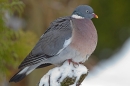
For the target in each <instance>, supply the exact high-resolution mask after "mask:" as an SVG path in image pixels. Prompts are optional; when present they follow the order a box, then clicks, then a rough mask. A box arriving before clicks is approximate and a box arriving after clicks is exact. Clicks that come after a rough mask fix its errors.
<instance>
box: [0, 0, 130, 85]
mask: <svg viewBox="0 0 130 86" xmlns="http://www.w3.org/2000/svg"><path fill="white" fill-rule="evenodd" d="M129 3H130V0H118V1H116V0H109V1H107V0H0V86H36V85H37V84H38V82H39V80H40V79H41V77H42V76H43V75H44V73H46V72H47V71H48V70H49V69H50V68H52V67H54V66H50V67H47V68H44V69H38V70H35V71H33V72H32V73H31V74H30V75H28V76H27V77H26V78H25V79H24V80H22V81H20V82H18V83H8V81H9V79H10V78H11V77H12V76H13V75H14V74H15V73H16V72H17V71H18V69H17V68H18V66H19V64H20V63H21V62H22V60H23V59H24V58H25V57H26V56H27V54H28V53H29V52H30V51H31V49H32V48H33V47H34V45H35V44H36V43H37V41H38V40H39V37H40V36H41V35H42V34H43V33H44V31H45V30H46V29H47V28H48V26H49V24H50V23H51V22H52V21H53V20H55V19H57V18H59V17H63V16H69V15H71V13H72V12H73V10H74V9H75V7H77V6H78V5H81V4H84V5H85V4H87V5H90V6H91V7H93V9H94V11H95V13H96V14H97V15H98V16H99V18H98V19H92V21H93V22H94V24H95V26H96V29H97V31H98V45H97V48H96V50H95V52H94V53H93V55H92V56H91V57H90V58H89V60H88V61H86V62H85V65H86V66H87V68H88V69H89V70H90V72H91V70H92V71H94V68H97V67H96V66H97V65H99V64H101V65H106V67H107V68H111V67H112V66H113V65H114V64H113V63H116V62H113V59H112V58H116V57H113V55H116V54H117V53H119V52H120V51H121V50H122V48H123V45H124V43H125V41H126V40H128V38H129V36H130V11H129V9H130V5H129ZM127 45H128V46H127V47H125V48H130V43H128V44H127ZM125 48H123V49H125ZM124 52H127V53H130V51H129V52H128V50H126V51H124ZM116 56H117V59H114V61H115V60H116V61H119V62H118V63H121V62H120V60H122V59H120V60H119V59H118V57H120V58H123V57H124V56H123V55H116ZM128 57H129V58H130V56H129V55H128ZM110 59H112V60H110ZM108 60H109V62H106V61H108ZM124 61H129V60H124ZM110 64H111V66H108V65H110ZM121 64H122V65H124V64H125V62H124V63H121ZM117 66H118V67H120V66H119V65H117ZM124 67H125V68H126V69H124V71H125V72H128V70H127V69H130V67H129V65H125V66H124ZM124 67H123V68H124ZM98 68H99V70H101V71H103V70H105V68H104V67H102V66H98ZM114 69H115V68H114ZM111 70H113V69H111ZM111 70H107V71H111ZM120 70H121V69H120ZM120 70H118V71H120ZM114 71H116V70H114ZM99 72H100V71H97V70H95V73H94V74H93V73H92V74H91V73H90V74H91V75H92V76H93V77H97V75H98V74H99ZM125 72H122V73H123V74H124V75H125V74H126V75H127V74H128V73H125ZM96 73H97V75H95V74H96ZM100 73H102V72H100ZM115 74H117V73H115ZM107 75H109V76H113V74H111V72H108V74H107ZM105 76H106V75H104V77H105ZM119 76H121V74H119V75H118V74H117V76H115V77H117V78H118V79H119ZM127 76H128V77H129V80H130V74H129V75H127ZM88 78H91V77H89V75H88ZM101 79H103V78H101ZM93 80H94V79H92V81H93ZM122 80H126V79H125V78H124V79H123V78H121V81H122ZM127 80H128V78H127ZM86 81H87V77H86ZM101 81H102V80H101ZM106 81H107V80H106ZM94 82H95V81H93V83H94ZM108 82H109V80H108ZM113 82H115V83H118V82H119V81H116V80H115V81H113ZM86 85H87V82H86V83H85V84H83V86H86ZM88 86H89V85H88ZM91 86H107V85H91ZM109 86H119V85H109ZM122 86H130V83H129V85H128V84H127V85H122Z"/></svg>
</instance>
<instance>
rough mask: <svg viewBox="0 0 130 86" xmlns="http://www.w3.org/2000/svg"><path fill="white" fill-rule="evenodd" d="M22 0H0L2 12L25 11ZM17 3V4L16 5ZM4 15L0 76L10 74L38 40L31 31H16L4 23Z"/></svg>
mask: <svg viewBox="0 0 130 86" xmlns="http://www.w3.org/2000/svg"><path fill="white" fill-rule="evenodd" d="M21 3H22V2H21V1H18V0H13V2H12V3H11V4H9V3H8V2H1V1H0V12H1V13H2V12H4V10H9V11H10V12H11V13H14V11H18V13H19V14H21V13H22V11H23V6H22V5H21ZM15 5H16V6H15ZM2 18H3V15H0V74H1V75H0V77H1V76H2V75H3V74H4V75H6V76H8V75H9V74H10V73H11V72H10V71H11V70H12V69H13V68H16V67H17V66H18V64H19V63H20V62H21V61H22V60H23V58H25V57H26V55H27V54H28V53H29V52H30V50H31V49H32V47H33V46H34V44H35V42H36V35H35V34H34V33H33V32H31V31H26V32H24V31H22V30H18V31H14V30H12V29H10V28H7V27H6V26H5V25H4V21H3V19H2Z"/></svg>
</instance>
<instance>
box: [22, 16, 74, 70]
mask: <svg viewBox="0 0 130 86" xmlns="http://www.w3.org/2000/svg"><path fill="white" fill-rule="evenodd" d="M70 19H71V18H70V17H62V18H58V19H57V20H55V21H53V22H52V23H51V25H50V27H49V29H48V30H47V31H46V32H45V34H43V36H42V37H41V38H40V40H39V41H38V43H37V44H36V46H35V47H34V48H33V50H32V51H31V52H30V54H29V55H28V56H27V57H26V58H25V59H24V61H23V62H22V63H21V64H20V66H19V69H20V68H24V67H26V66H30V65H34V64H37V63H39V62H41V61H43V60H45V59H47V58H51V57H53V56H54V55H56V54H57V53H58V52H59V50H60V49H62V48H63V45H64V41H65V40H68V39H69V38H70V37H71V35H72V29H71V26H70Z"/></svg>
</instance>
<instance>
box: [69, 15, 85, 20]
mask: <svg viewBox="0 0 130 86" xmlns="http://www.w3.org/2000/svg"><path fill="white" fill-rule="evenodd" d="M71 17H72V18H75V19H84V17H81V16H78V15H75V14H73V15H72V16H71Z"/></svg>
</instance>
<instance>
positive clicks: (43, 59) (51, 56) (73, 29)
mask: <svg viewBox="0 0 130 86" xmlns="http://www.w3.org/2000/svg"><path fill="white" fill-rule="evenodd" d="M94 17H95V18H97V15H95V14H94V13H93V9H92V8H91V7H90V6H88V5H81V6H78V7H77V8H76V9H75V10H74V12H73V14H72V15H71V16H68V17H61V18H58V19H57V20H54V21H53V22H52V23H51V24H50V26H49V28H48V30H47V31H46V32H45V33H44V34H43V35H42V36H41V38H40V40H39V41H38V43H37V44H36V46H35V47H34V48H33V49H32V51H31V52H30V53H29V54H28V56H27V57H26V58H25V59H24V60H23V62H22V63H21V64H20V66H19V69H20V71H19V72H18V73H17V74H15V75H14V76H13V77H12V78H11V79H10V82H18V81H20V80H22V79H23V78H24V77H25V76H26V75H28V74H29V73H31V72H32V71H33V70H34V69H36V68H41V67H46V66H49V65H51V64H54V65H61V64H62V63H63V62H64V61H65V60H68V59H72V61H74V62H77V63H79V62H85V61H86V59H88V57H89V56H90V55H91V54H92V52H93V51H94V50H95V48H96V45H97V32H96V28H95V26H94V25H93V23H92V21H91V19H92V18H94ZM86 56H87V58H86Z"/></svg>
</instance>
